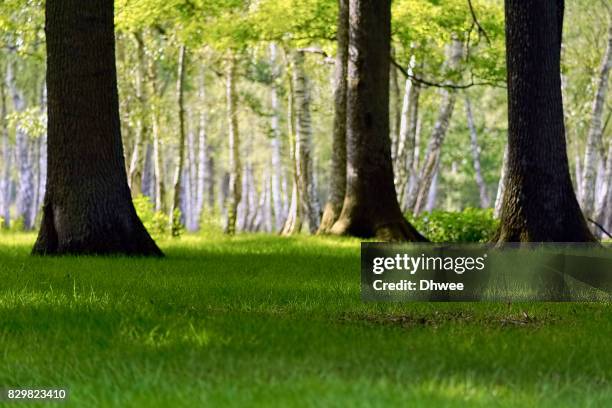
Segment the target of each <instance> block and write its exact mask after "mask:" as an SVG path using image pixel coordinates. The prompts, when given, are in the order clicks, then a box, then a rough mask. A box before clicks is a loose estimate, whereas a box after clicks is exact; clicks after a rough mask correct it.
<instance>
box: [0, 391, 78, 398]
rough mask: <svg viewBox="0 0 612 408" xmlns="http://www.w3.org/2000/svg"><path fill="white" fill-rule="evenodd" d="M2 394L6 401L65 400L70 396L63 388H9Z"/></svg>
mask: <svg viewBox="0 0 612 408" xmlns="http://www.w3.org/2000/svg"><path fill="white" fill-rule="evenodd" d="M2 394H3V397H4V398H3V399H4V400H65V399H66V397H67V396H68V392H67V391H66V390H65V389H63V388H50V389H32V388H8V389H5V390H4V392H3V393H2Z"/></svg>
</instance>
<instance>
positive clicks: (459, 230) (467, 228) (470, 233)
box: [408, 208, 498, 242]
mask: <svg viewBox="0 0 612 408" xmlns="http://www.w3.org/2000/svg"><path fill="white" fill-rule="evenodd" d="M408 218H409V219H410V222H411V223H412V224H413V225H414V226H415V227H416V229H417V230H419V231H420V232H421V234H423V235H425V236H426V237H427V238H428V239H429V240H431V241H432V242H487V241H490V240H491V239H492V238H493V234H494V233H495V231H496V229H497V226H498V221H497V220H496V219H495V218H493V210H491V209H486V210H482V209H476V208H466V209H465V210H463V211H461V212H448V211H432V212H426V213H422V214H421V215H419V216H418V217H411V216H409V217H408Z"/></svg>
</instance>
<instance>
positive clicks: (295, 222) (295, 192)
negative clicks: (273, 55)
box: [281, 78, 303, 236]
mask: <svg viewBox="0 0 612 408" xmlns="http://www.w3.org/2000/svg"><path fill="white" fill-rule="evenodd" d="M288 82H289V95H288V98H287V124H288V130H289V146H290V156H291V163H292V165H293V172H292V175H291V176H292V177H291V201H290V202H289V207H288V208H287V219H286V220H285V223H284V225H283V229H282V230H281V235H285V236H287V235H293V234H298V233H300V231H301V230H302V211H303V208H302V205H301V199H300V188H299V183H300V157H299V156H298V154H297V147H296V144H297V140H296V136H295V115H294V114H293V111H294V109H293V106H294V99H295V98H294V95H293V84H292V79H291V78H290V79H289V81H288Z"/></svg>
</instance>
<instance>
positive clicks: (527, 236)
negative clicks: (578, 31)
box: [495, 0, 595, 243]
mask: <svg viewBox="0 0 612 408" xmlns="http://www.w3.org/2000/svg"><path fill="white" fill-rule="evenodd" d="M563 10H564V5H563V0H537V1H529V2H526V1H523V0H506V53H507V58H506V60H507V71H508V126H509V128H508V147H509V150H508V169H507V171H508V180H507V183H506V191H505V193H504V195H503V204H502V211H501V225H500V229H499V231H498V233H497V237H496V239H495V240H496V241H497V242H499V243H502V242H518V241H520V242H530V241H533V242H545V241H553V242H584V241H595V238H594V237H593V235H592V234H591V232H590V231H589V228H588V227H587V224H586V222H585V219H584V216H583V215H582V212H581V211H580V206H579V205H578V201H577V200H576V196H575V194H574V189H573V187H572V181H571V178H570V174H569V165H568V160H567V151H566V145H565V128H564V124H563V102H562V96H561V75H560V59H561V58H560V57H561V38H562V27H563Z"/></svg>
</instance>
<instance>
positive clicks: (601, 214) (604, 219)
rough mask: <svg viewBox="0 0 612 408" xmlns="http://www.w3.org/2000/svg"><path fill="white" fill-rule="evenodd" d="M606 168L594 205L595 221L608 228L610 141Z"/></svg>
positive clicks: (611, 200) (611, 165) (611, 184)
mask: <svg viewBox="0 0 612 408" xmlns="http://www.w3.org/2000/svg"><path fill="white" fill-rule="evenodd" d="M606 157H607V159H606V166H605V171H604V176H603V181H604V182H603V184H602V191H601V194H600V197H599V200H597V203H596V205H595V218H594V219H595V221H597V222H599V223H600V224H602V225H604V226H605V227H609V226H610V220H609V219H608V215H609V214H611V213H612V211H610V208H611V207H612V141H610V142H609V144H608V155H607V156H606ZM608 231H609V230H608Z"/></svg>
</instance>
